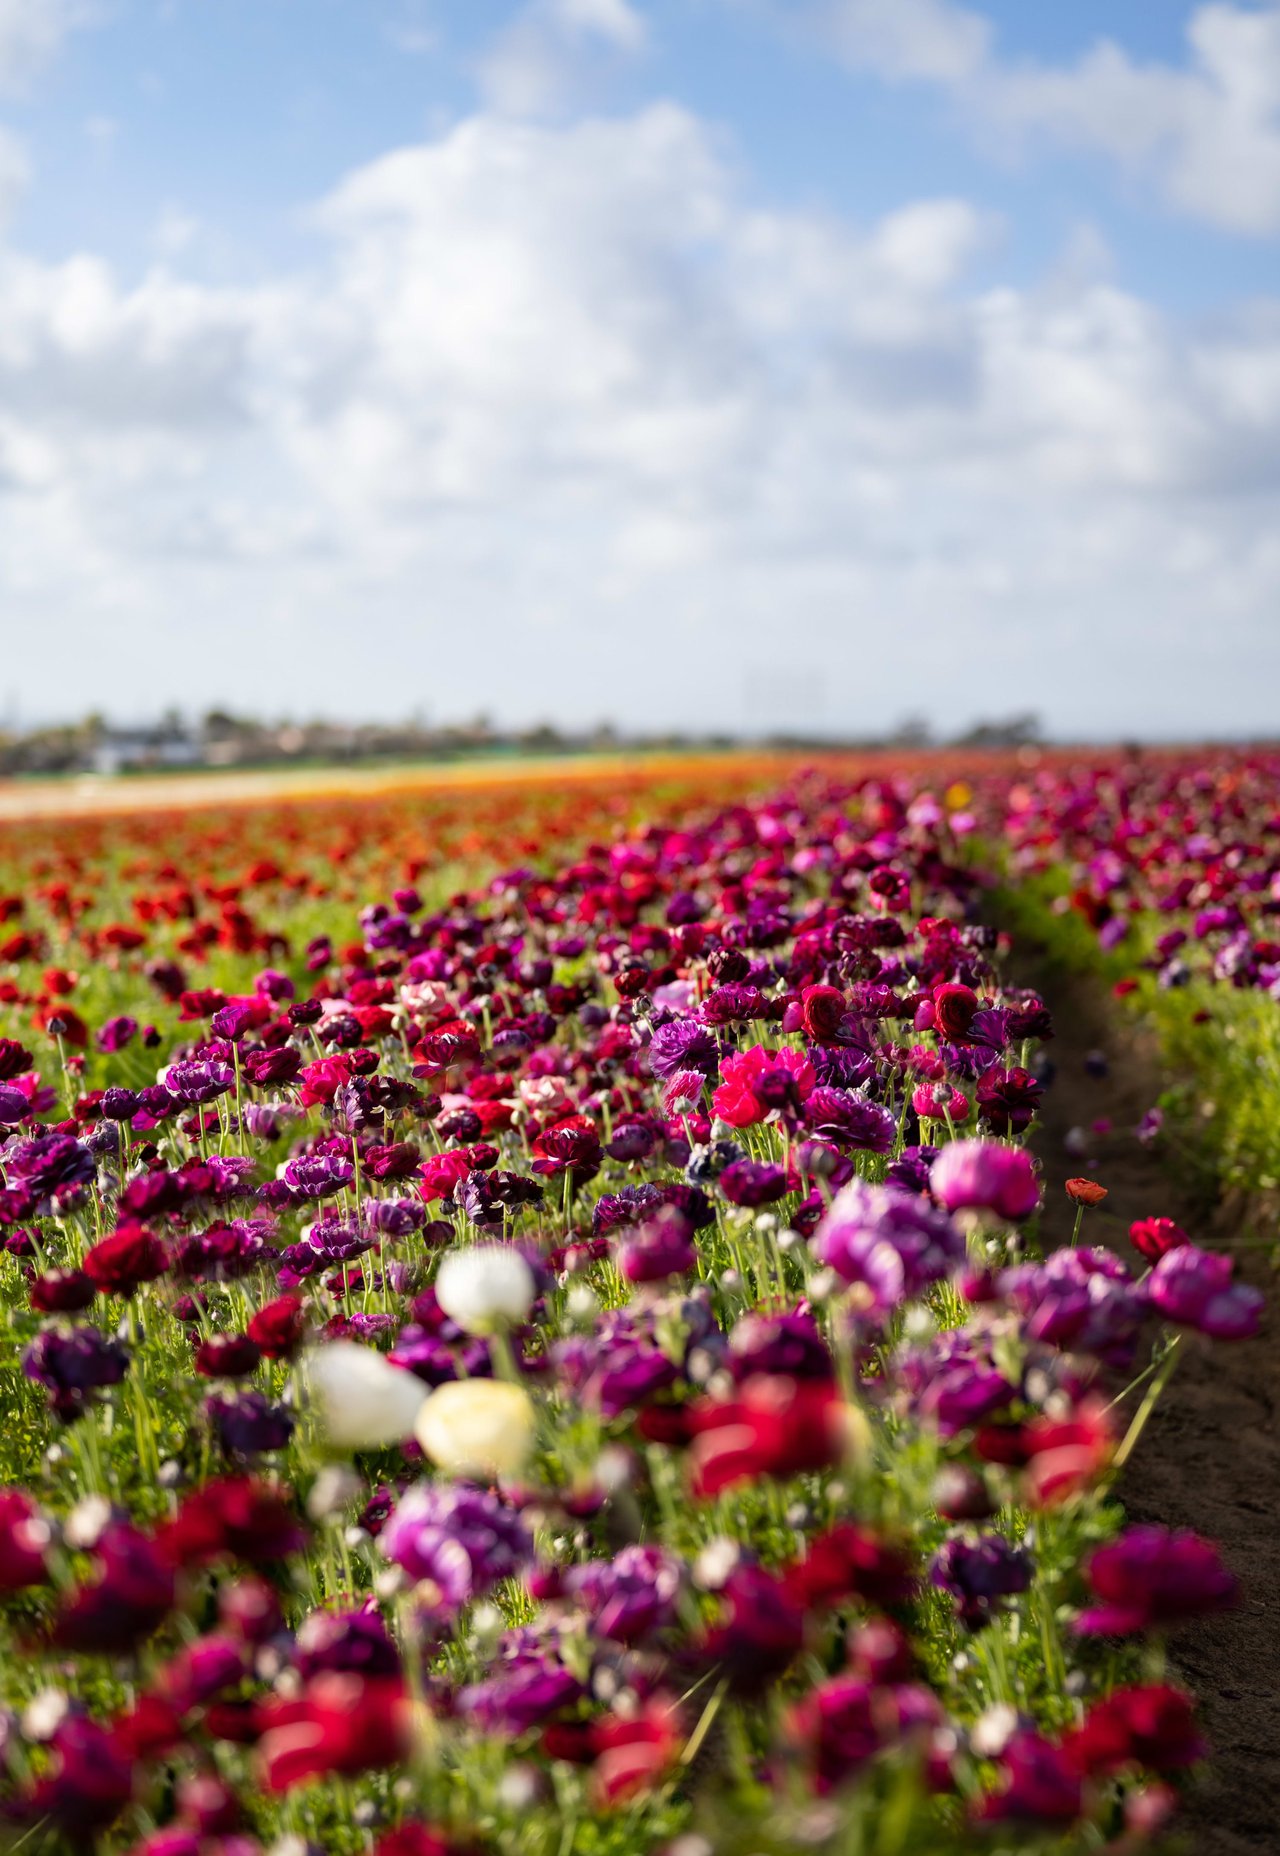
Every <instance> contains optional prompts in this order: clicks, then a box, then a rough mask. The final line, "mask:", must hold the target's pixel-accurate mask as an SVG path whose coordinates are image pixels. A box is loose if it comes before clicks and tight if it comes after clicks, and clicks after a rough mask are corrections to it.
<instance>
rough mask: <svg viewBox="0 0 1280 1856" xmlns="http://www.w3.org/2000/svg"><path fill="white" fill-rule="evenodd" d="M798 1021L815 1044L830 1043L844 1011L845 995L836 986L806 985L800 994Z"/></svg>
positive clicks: (837, 1029) (838, 1027)
mask: <svg viewBox="0 0 1280 1856" xmlns="http://www.w3.org/2000/svg"><path fill="white" fill-rule="evenodd" d="M800 1008H801V1009H800V1022H801V1024H802V1026H803V1027H804V1032H805V1036H806V1037H810V1038H812V1039H813V1041H814V1043H815V1044H829V1043H831V1042H832V1041H833V1040H834V1038H835V1035H836V1033H837V1031H839V1029H840V1021H841V1020H842V1019H843V1017H844V1015H845V1011H846V1009H847V1008H846V1005H845V997H844V994H843V993H842V992H841V991H840V989H839V987H837V986H806V987H805V988H804V990H803V991H802V992H801V994H800Z"/></svg>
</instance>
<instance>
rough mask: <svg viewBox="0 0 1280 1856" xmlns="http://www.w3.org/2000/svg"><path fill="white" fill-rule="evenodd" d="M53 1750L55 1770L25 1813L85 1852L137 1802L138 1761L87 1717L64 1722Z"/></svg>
mask: <svg viewBox="0 0 1280 1856" xmlns="http://www.w3.org/2000/svg"><path fill="white" fill-rule="evenodd" d="M51 1750H52V1753H53V1769H52V1771H51V1772H49V1773H48V1774H47V1776H46V1777H44V1778H42V1779H40V1780H39V1781H38V1783H37V1784H36V1786H35V1787H34V1789H33V1791H32V1793H31V1794H30V1796H29V1798H28V1799H27V1800H26V1801H25V1806H26V1811H25V1814H26V1815H27V1816H29V1817H30V1818H32V1819H33V1820H35V1821H36V1822H45V1823H47V1824H48V1825H50V1826H52V1827H54V1828H56V1829H57V1830H59V1831H61V1832H62V1834H63V1835H64V1836H65V1837H66V1838H67V1839H68V1840H69V1842H71V1844H72V1845H73V1846H79V1847H83V1846H84V1845H85V1844H86V1843H92V1841H93V1840H94V1839H95V1838H96V1837H97V1835H98V1833H99V1832H100V1831H103V1830H105V1829H107V1828H108V1827H109V1826H110V1825H111V1824H113V1823H114V1822H115V1820H116V1818H117V1817H119V1816H120V1814H121V1812H122V1811H123V1810H124V1809H125V1807H126V1805H127V1804H128V1803H129V1801H130V1799H131V1798H132V1796H133V1769H132V1762H131V1761H130V1760H129V1758H128V1757H127V1756H126V1755H125V1754H123V1753H121V1752H120V1751H119V1750H118V1748H117V1747H116V1745H115V1742H114V1739H113V1737H112V1735H111V1734H110V1733H109V1732H108V1730H107V1729H106V1728H104V1727H100V1726H99V1725H98V1724H97V1722H96V1721H90V1720H87V1719H86V1718H85V1717H84V1716H82V1715H73V1716H72V1717H71V1718H70V1719H69V1720H67V1721H64V1722H63V1724H62V1726H61V1727H59V1729H58V1731H57V1733H56V1734H55V1735H54V1738H53V1742H52V1748H51Z"/></svg>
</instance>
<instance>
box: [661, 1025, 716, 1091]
mask: <svg viewBox="0 0 1280 1856" xmlns="http://www.w3.org/2000/svg"><path fill="white" fill-rule="evenodd" d="M719 1067H720V1046H719V1045H718V1044H717V1042H716V1040H715V1038H714V1037H712V1035H711V1033H710V1032H709V1031H708V1030H707V1029H706V1027H705V1026H704V1025H700V1024H697V1023H695V1021H694V1020H693V1019H692V1018H678V1019H675V1020H674V1021H673V1022H672V1023H671V1024H669V1025H659V1026H658V1028H657V1030H656V1031H655V1032H654V1034H653V1037H652V1039H651V1040H650V1044H649V1068H650V1069H651V1070H652V1071H653V1074H654V1075H655V1076H656V1077H658V1078H660V1079H665V1078H666V1077H668V1076H672V1075H674V1073H675V1072H676V1071H677V1070H699V1071H701V1073H702V1074H703V1075H704V1076H706V1077H708V1078H709V1077H712V1076H714V1075H715V1074H716V1072H717V1070H718V1069H719Z"/></svg>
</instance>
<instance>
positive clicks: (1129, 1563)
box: [1076, 1527, 1239, 1637]
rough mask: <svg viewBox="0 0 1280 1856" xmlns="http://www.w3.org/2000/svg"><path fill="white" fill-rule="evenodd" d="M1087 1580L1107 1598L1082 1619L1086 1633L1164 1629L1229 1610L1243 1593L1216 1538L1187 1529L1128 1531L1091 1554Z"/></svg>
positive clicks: (1118, 1634) (1126, 1633)
mask: <svg viewBox="0 0 1280 1856" xmlns="http://www.w3.org/2000/svg"><path fill="white" fill-rule="evenodd" d="M1085 1578H1086V1579H1087V1580H1088V1582H1089V1587H1090V1589H1091V1591H1092V1592H1093V1595H1094V1597H1095V1598H1097V1599H1098V1600H1100V1601H1101V1602H1100V1603H1099V1604H1097V1605H1095V1606H1093V1607H1092V1609H1090V1610H1088V1611H1082V1612H1081V1614H1080V1616H1079V1617H1078V1618H1077V1620H1076V1629H1077V1630H1078V1631H1079V1632H1081V1633H1082V1634H1083V1635H1085V1636H1099V1637H1123V1636H1129V1635H1130V1634H1131V1633H1132V1632H1134V1631H1140V1630H1163V1629H1166V1628H1167V1627H1168V1626H1169V1625H1171V1624H1180V1623H1182V1621H1183V1620H1184V1619H1185V1618H1194V1617H1200V1616H1202V1615H1203V1614H1204V1613H1205V1612H1207V1611H1226V1610H1228V1609H1229V1608H1230V1607H1231V1606H1232V1605H1234V1604H1235V1602H1236V1599H1237V1596H1238V1592H1239V1588H1238V1586H1237V1584H1236V1581H1235V1579H1234V1578H1233V1577H1232V1575H1231V1574H1230V1573H1229V1572H1228V1571H1227V1569H1226V1567H1225V1566H1224V1565H1223V1564H1222V1561H1221V1560H1220V1559H1219V1557H1218V1549H1217V1547H1215V1546H1214V1544H1213V1542H1212V1541H1211V1540H1204V1539H1202V1538H1201V1536H1200V1535H1199V1534H1193V1533H1191V1532H1190V1531H1189V1530H1187V1529H1182V1528H1178V1529H1170V1528H1167V1527H1131V1528H1128V1529H1126V1531H1125V1532H1124V1533H1123V1534H1121V1535H1120V1537H1119V1539H1117V1540H1113V1541H1110V1542H1108V1544H1107V1545H1106V1546H1105V1547H1099V1548H1098V1549H1097V1551H1096V1552H1094V1553H1093V1554H1091V1555H1090V1557H1089V1559H1088V1561H1087V1562H1086V1565H1085Z"/></svg>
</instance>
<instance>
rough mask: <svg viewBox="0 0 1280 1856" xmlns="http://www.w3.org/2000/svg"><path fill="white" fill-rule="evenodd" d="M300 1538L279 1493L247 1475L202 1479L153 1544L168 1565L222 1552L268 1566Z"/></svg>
mask: <svg viewBox="0 0 1280 1856" xmlns="http://www.w3.org/2000/svg"><path fill="white" fill-rule="evenodd" d="M305 1541H306V1532H305V1530H304V1529H303V1528H302V1527H301V1526H300V1524H299V1522H298V1520H297V1518H296V1517H295V1515H294V1514H293V1512H292V1510H291V1509H290V1507H289V1505H288V1503H287V1501H286V1500H285V1498H284V1496H283V1495H282V1494H281V1492H280V1491H279V1490H278V1489H274V1488H272V1487H271V1486H270V1485H269V1484H267V1483H263V1482H259V1481H256V1480H255V1479H254V1478H252V1477H249V1476H227V1477H222V1478H215V1479H213V1480H212V1481H209V1482H206V1483H203V1484H202V1485H201V1486H200V1488H198V1489H195V1490H193V1491H192V1493H191V1494H190V1495H188V1496H187V1497H186V1498H185V1499H184V1501H183V1503H182V1506H181V1508H180V1509H179V1511H178V1515H177V1517H176V1519H175V1520H173V1521H171V1522H170V1523H168V1525H167V1526H165V1527H164V1528H162V1529H161V1531H160V1534H159V1544H160V1547H161V1550H162V1551H163V1553H164V1554H165V1556H166V1558H167V1559H168V1560H169V1563H170V1564H171V1565H177V1566H196V1565H203V1564H206V1563H207V1562H208V1561H210V1560H215V1559H219V1558H221V1557H223V1556H224V1555H228V1556H230V1557H232V1558H235V1559H242V1560H244V1561H246V1562H247V1563H248V1564H249V1565H251V1566H261V1565H269V1564H271V1563H272V1562H273V1561H275V1560H282V1559H285V1558H287V1557H288V1555H289V1554H291V1553H295V1552H297V1550H298V1549H299V1548H300V1547H301V1546H303V1545H304V1543H305Z"/></svg>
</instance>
